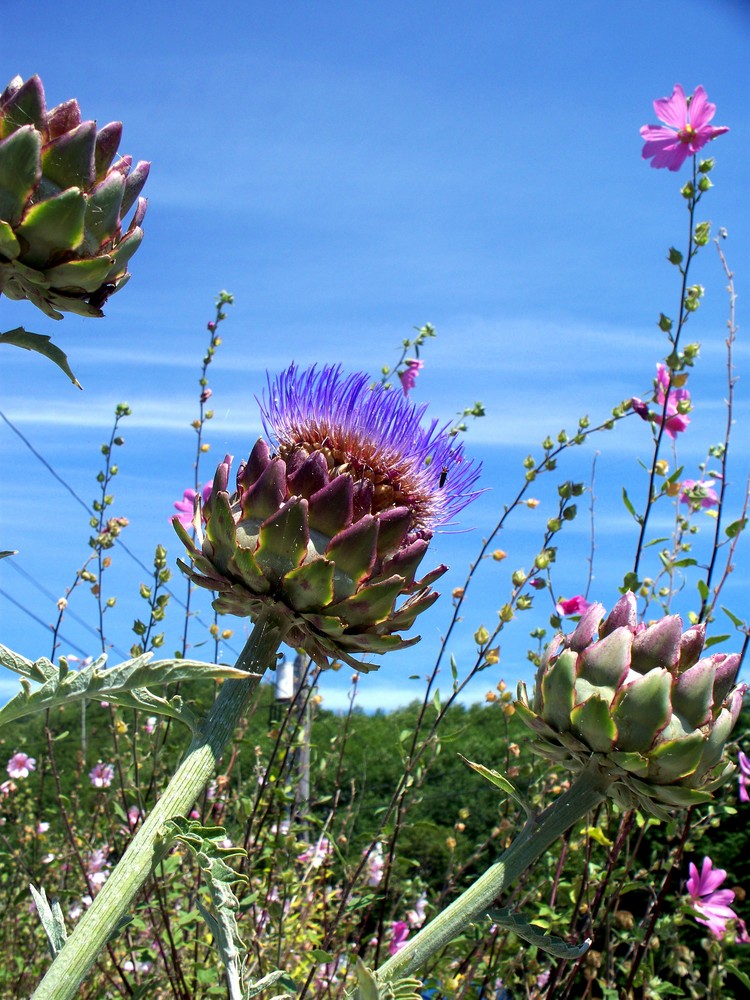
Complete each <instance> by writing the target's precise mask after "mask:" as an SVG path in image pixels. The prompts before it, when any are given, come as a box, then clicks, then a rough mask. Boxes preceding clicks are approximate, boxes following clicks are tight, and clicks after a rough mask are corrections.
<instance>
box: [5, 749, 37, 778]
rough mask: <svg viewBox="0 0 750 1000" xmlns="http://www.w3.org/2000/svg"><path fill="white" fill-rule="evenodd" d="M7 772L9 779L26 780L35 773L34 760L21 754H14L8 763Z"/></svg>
mask: <svg viewBox="0 0 750 1000" xmlns="http://www.w3.org/2000/svg"><path fill="white" fill-rule="evenodd" d="M7 771H8V774H9V775H10V776H11V778H28V776H29V774H30V773H31V772H32V771H36V759H35V758H34V757H29V755H28V754H26V753H23V752H19V753H14V754H13V756H12V757H11V758H10V760H9V761H8V766H7Z"/></svg>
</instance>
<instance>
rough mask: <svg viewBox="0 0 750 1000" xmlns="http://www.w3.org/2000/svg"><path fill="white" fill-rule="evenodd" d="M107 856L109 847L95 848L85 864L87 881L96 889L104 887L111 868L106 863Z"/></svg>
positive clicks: (107, 862)
mask: <svg viewBox="0 0 750 1000" xmlns="http://www.w3.org/2000/svg"><path fill="white" fill-rule="evenodd" d="M108 854H109V847H108V846H107V845H106V844H105V845H104V847H97V849H96V850H95V851H92V852H91V854H90V855H89V859H88V863H87V864H86V874H87V875H88V877H89V881H90V882H91V884H92V885H95V886H97V887H98V888H101V887H102V886H103V885H104V883H105V882H106V881H107V876H108V875H109V869H110V867H111V866H110V863H109V861H107V855H108Z"/></svg>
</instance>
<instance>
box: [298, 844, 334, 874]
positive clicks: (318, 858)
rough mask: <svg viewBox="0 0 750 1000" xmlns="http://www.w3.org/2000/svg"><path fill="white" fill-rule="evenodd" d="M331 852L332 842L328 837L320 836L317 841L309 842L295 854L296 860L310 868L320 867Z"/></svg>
mask: <svg viewBox="0 0 750 1000" xmlns="http://www.w3.org/2000/svg"><path fill="white" fill-rule="evenodd" d="M332 854H333V844H332V843H331V842H330V840H329V839H328V837H321V838H320V839H319V840H318V841H317V843H315V844H310V846H309V847H306V848H305V850H304V851H303V852H302V853H301V854H298V855H297V861H300V862H301V863H302V864H303V865H309V866H310V867H311V868H321V867H322V866H323V865H324V864H326V862H327V861H328V858H329V857H330V856H331V855H332Z"/></svg>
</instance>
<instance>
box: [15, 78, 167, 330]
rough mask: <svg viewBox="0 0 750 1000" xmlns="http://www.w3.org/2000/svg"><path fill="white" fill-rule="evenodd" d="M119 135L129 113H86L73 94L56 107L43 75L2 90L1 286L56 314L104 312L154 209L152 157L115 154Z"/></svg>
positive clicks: (59, 316) (124, 276) (17, 81)
mask: <svg viewBox="0 0 750 1000" xmlns="http://www.w3.org/2000/svg"><path fill="white" fill-rule="evenodd" d="M121 135H122V122H110V124H109V125H105V126H104V127H103V128H101V129H99V130H98V131H97V128H96V123H95V122H93V121H82V120H81V111H80V108H79V106H78V102H77V101H75V100H71V101H66V102H65V103H64V104H59V105H58V106H57V107H55V108H52V110H50V111H48V110H47V106H46V102H45V96H44V87H43V86H42V81H41V80H40V79H39V77H38V76H32V77H31V78H30V79H28V80H26V81H25V82H24V81H23V80H22V79H21V77H20V76H17V77H15V78H14V79H13V80H11V82H10V83H9V84H8V86H7V87H6V88H5V90H4V91H3V92H2V93H1V94H0V295H6V296H7V297H8V298H9V299H28V300H29V301H30V302H33V303H34V305H35V306H37V307H38V308H39V309H41V310H42V311H43V312H44V313H46V315H47V316H51V317H52V319H62V314H63V312H73V313H77V314H78V315H80V316H101V315H102V305H103V304H104V303H105V301H106V300H107V298H108V297H109V296H110V295H112V294H113V292H116V291H117V290H118V289H120V288H122V286H123V285H124V284H125V282H126V281H127V280H128V278H129V277H130V275H129V274H128V270H127V264H128V261H129V260H130V258H131V257H132V256H133V254H134V253H135V251H136V250H137V249H138V247H139V246H140V243H141V240H142V239H143V230H142V229H141V222H142V221H143V216H144V215H145V213H146V199H145V198H139V197H138V196H139V194H140V191H141V188H142V187H143V185H144V184H145V182H146V178H147V176H148V171H149V164H148V163H145V162H140V163H137V164H136V165H135V167H133V168H132V170H131V166H132V163H133V159H132V157H130V156H122V157H119V158H118V159H115V156H116V154H117V147H118V145H119V143H120V137H121ZM133 206H135V209H134V212H133V215H132V218H131V220H130V223H129V225H128V226H127V229H125V223H124V221H123V220H124V218H125V216H126V214H127V213H128V212H129V211H130V209H131V208H132V207H133ZM123 230H125V231H123Z"/></svg>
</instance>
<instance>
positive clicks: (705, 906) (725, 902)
mask: <svg viewBox="0 0 750 1000" xmlns="http://www.w3.org/2000/svg"><path fill="white" fill-rule="evenodd" d="M726 877H727V873H726V872H725V871H724V869H723V868H714V867H713V862H712V861H711V859H710V858H704V859H703V865H702V867H701V870H700V873H699V872H698V869H697V868H696V866H695V865H694V864H693V862H692V861H691V862H690V878H689V879H688V880H687V891H688V893H689V894H690V904H691V906H692V907H693V909H694V910H695V912H696V913H698V914H700V916H697V917H696V918H695V919H696V920H697V921H698V923H699V924H704V925H705V926H706V927H708V929H709V930H710V931H711V933H712V934H713V935H715V936H716V937H717V938H722V937H723V936H724V934H725V932H726V929H727V924H728V923H729V921H730V920H737V919H738V917H737V914H736V913H735V912H734V910H733V909H732V908H731V906H730V905H729V904H730V903H731V902H732V901H733V900H734V890H733V889H719V886H720V885H721V883H722V882H723V881H724V879H725V878H726Z"/></svg>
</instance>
